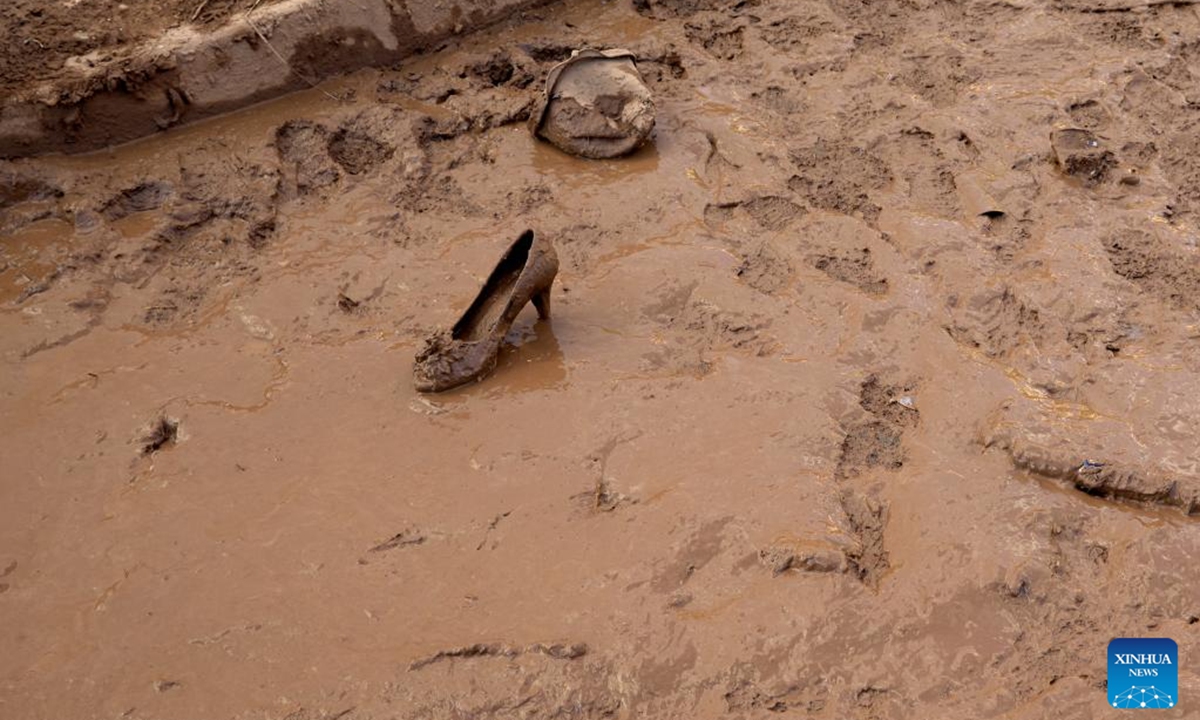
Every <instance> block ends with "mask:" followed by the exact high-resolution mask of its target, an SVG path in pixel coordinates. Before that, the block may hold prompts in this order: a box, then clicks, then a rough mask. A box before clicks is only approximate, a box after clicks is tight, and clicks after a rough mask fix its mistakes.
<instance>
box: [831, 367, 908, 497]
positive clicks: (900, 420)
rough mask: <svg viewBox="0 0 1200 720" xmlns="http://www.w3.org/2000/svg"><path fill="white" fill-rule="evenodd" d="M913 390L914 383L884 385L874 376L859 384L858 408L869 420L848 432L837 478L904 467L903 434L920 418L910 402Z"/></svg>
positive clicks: (838, 466) (853, 426)
mask: <svg viewBox="0 0 1200 720" xmlns="http://www.w3.org/2000/svg"><path fill="white" fill-rule="evenodd" d="M916 388H917V384H916V383H915V382H907V383H902V384H901V383H892V384H889V383H883V382H881V381H880V380H879V378H878V377H877V376H876V375H871V376H869V377H867V379H866V380H864V381H863V382H862V384H861V385H860V386H859V406H860V407H861V408H862V409H863V410H865V411H866V412H867V413H869V414H870V416H871V417H870V418H869V419H864V420H860V421H858V422H855V423H853V424H852V425H850V426H849V427H848V428H847V430H846V436H845V438H844V439H843V440H842V449H841V454H840V455H839V457H838V465H837V470H836V471H835V475H836V477H838V478H839V479H843V480H844V479H847V478H852V477H856V476H858V475H861V474H862V473H863V472H865V471H867V470H870V469H874V468H882V469H884V470H899V469H900V468H902V467H904V462H905V460H906V459H907V456H906V454H905V452H904V446H903V444H902V440H903V438H904V432H905V431H906V430H909V429H912V428H914V427H916V426H917V424H918V422H919V418H920V412H918V411H917V409H916V405H915V401H914V400H913V392H915V391H916Z"/></svg>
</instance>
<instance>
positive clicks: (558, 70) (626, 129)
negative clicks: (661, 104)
mask: <svg viewBox="0 0 1200 720" xmlns="http://www.w3.org/2000/svg"><path fill="white" fill-rule="evenodd" d="M654 113H655V110H654V100H653V98H652V97H651V95H650V89H649V88H647V87H646V84H645V82H644V81H643V80H642V76H641V75H640V74H639V73H638V69H637V64H636V62H635V61H634V57H633V53H631V52H629V51H628V50H620V49H617V50H592V49H584V50H579V51H577V52H575V53H573V54H572V55H571V57H570V58H569V59H567V60H565V61H564V62H562V63H560V64H558V65H556V66H555V67H554V68H552V69H551V70H550V73H549V75H548V76H547V77H546V88H545V90H544V92H543V93H542V96H541V99H540V102H539V104H538V107H537V108H536V109H535V110H534V111H533V113H532V114H531V115H530V118H529V124H530V130H531V131H532V132H533V134H534V136H535V137H539V138H543V139H545V140H547V141H549V142H550V144H552V145H554V146H555V147H557V148H559V149H560V150H562V151H564V152H568V153H571V154H572V155H578V156H580V157H585V158H592V159H604V158H614V157H620V156H621V155H628V154H629V153H631V152H633V151H634V150H636V149H637V148H638V147H640V146H641V144H642V143H643V142H645V141H646V139H647V138H648V137H649V136H650V132H651V131H652V130H653V129H654Z"/></svg>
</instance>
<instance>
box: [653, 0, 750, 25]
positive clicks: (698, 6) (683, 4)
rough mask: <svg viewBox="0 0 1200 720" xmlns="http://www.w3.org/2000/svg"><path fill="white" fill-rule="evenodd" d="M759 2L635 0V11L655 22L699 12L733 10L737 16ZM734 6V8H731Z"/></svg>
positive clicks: (746, 0)
mask: <svg viewBox="0 0 1200 720" xmlns="http://www.w3.org/2000/svg"><path fill="white" fill-rule="evenodd" d="M758 4H759V0H741V1H740V2H729V0H633V9H634V10H636V11H637V12H638V13H640V14H642V15H645V16H647V17H650V18H653V19H655V20H663V19H666V18H677V17H690V16H692V15H695V14H696V13H698V12H705V11H711V10H723V11H729V10H732V11H733V12H734V13H735V14H736V13H737V12H738V11H739V10H741V8H742V7H744V6H754V5H758ZM730 5H732V6H733V7H730Z"/></svg>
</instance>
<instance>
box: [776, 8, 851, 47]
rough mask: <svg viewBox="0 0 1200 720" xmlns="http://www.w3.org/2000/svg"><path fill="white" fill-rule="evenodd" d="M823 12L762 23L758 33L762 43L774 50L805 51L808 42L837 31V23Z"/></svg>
mask: <svg viewBox="0 0 1200 720" xmlns="http://www.w3.org/2000/svg"><path fill="white" fill-rule="evenodd" d="M827 13H828V10H825V11H824V14H823V12H822V11H821V10H818V9H815V8H814V10H812V11H811V12H810V14H809V15H807V16H800V15H789V16H787V17H784V18H780V19H778V20H772V21H770V22H766V23H762V24H760V25H759V26H758V33H759V35H760V36H761V37H762V39H763V41H764V42H766V43H767V44H768V45H770V46H771V47H773V48H775V49H776V50H780V51H783V52H797V53H801V52H803V51H804V50H806V49H807V45H808V41H809V40H812V39H813V38H818V37H821V36H823V35H828V34H829V33H831V32H834V31H835V30H837V27H838V24H839V23H838V22H837V21H836V20H835V19H834V18H832V17H826V16H825V14H827Z"/></svg>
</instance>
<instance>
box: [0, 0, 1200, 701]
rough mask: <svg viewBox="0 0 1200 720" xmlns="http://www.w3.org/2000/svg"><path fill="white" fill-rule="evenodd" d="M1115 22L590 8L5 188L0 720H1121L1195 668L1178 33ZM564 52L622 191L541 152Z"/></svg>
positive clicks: (1134, 19) (1058, 9) (32, 169)
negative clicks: (608, 105) (541, 289)
mask: <svg viewBox="0 0 1200 720" xmlns="http://www.w3.org/2000/svg"><path fill="white" fill-rule="evenodd" d="M1110 5H1111V6H1115V5H1116V3H1086V2H1078V3H1043V2H1021V3H991V2H975V1H970V2H936V1H930V2H891V1H889V2H884V3H882V4H881V3H871V4H863V3H857V2H844V1H843V0H822V1H817V2H805V3H794V2H784V1H783V0H762V1H761V2H758V1H754V2H740V3H736V4H735V3H722V2H713V1H710V0H636V1H635V2H633V3H630V2H626V1H625V0H618V1H616V2H600V1H599V0H583V1H581V2H577V3H570V4H569V6H568V7H555V8H548V9H543V10H541V11H538V14H540V17H541V19H540V20H536V21H534V22H532V23H531V24H529V25H527V26H524V27H521V28H517V29H513V28H506V29H497V30H494V31H491V32H489V33H484V34H481V35H476V36H473V37H471V38H468V39H464V40H462V41H459V43H458V44H451V45H450V46H448V47H446V48H445V49H443V50H441V51H439V52H437V53H435V54H431V55H428V56H425V57H422V58H418V59H415V60H412V61H410V62H407V63H406V64H405V65H404V66H403V67H400V68H398V69H395V70H386V71H362V72H359V73H357V74H355V75H353V76H350V77H348V78H345V79H344V80H341V81H337V82H331V83H326V84H324V85H323V86H321V88H319V89H316V90H313V91H307V92H303V93H300V94H297V95H294V96H291V97H289V98H287V99H284V100H281V101H277V102H273V103H269V104H265V105H262V106H259V107H256V108H252V109H250V110H247V111H244V112H241V113H238V114H236V115H232V116H227V117H223V118H217V119H213V120H208V121H204V122H200V123H197V124H195V125H190V126H186V127H182V128H178V129H175V130H172V131H171V132H169V133H165V134H162V135H160V136H156V137H154V138H151V139H148V140H146V141H143V142H141V143H138V144H134V145H129V146H126V147H122V148H119V149H116V150H113V151H110V152H104V153H97V154H92V155H87V156H76V157H69V158H42V159H37V160H21V161H14V162H9V163H5V164H4V165H3V166H0V252H2V253H3V254H2V255H0V338H2V339H0V354H2V358H0V361H2V362H3V367H4V369H3V372H2V373H0V398H2V403H3V404H2V406H0V407H3V413H0V457H2V458H3V467H4V470H3V474H2V475H3V482H2V483H0V647H3V648H5V650H6V652H4V653H3V655H2V656H0V716H3V717H5V718H15V719H18V720H24V719H26V718H28V719H33V718H38V719H41V718H55V719H58V718H78V719H86V718H97V719H99V718H114V717H120V718H130V719H144V720H151V719H157V718H172V719H178V720H211V719H212V718H245V719H249V718H270V719H272V720H278V719H282V718H288V719H290V720H317V719H318V718H325V719H329V718H344V719H345V720H367V719H371V718H378V719H382V718H435V717H439V718H440V717H474V718H510V717H539V718H540V717H574V718H633V717H655V718H681V719H682V718H710V717H711V718H715V717H743V718H760V717H778V716H784V717H813V718H829V719H833V718H837V719H839V720H841V719H844V718H861V719H867V718H886V719H897V720H898V719H900V718H914V717H928V718H964V717H974V718H1005V719H1009V720H1034V719H1040V718H1045V717H1063V718H1093V717H1097V718H1101V717H1109V716H1110V712H1111V711H1110V710H1109V709H1108V707H1107V705H1106V701H1105V693H1104V687H1105V675H1104V673H1105V670H1106V657H1105V646H1106V645H1107V643H1108V641H1109V639H1111V638H1113V637H1120V636H1135V637H1136V636H1142V635H1153V636H1167V637H1173V638H1175V639H1176V640H1177V641H1178V643H1179V645H1180V657H1181V658H1194V657H1196V656H1198V655H1200V601H1198V599H1197V598H1200V564H1198V563H1197V562H1196V558H1197V553H1198V551H1200V516H1198V514H1197V513H1198V512H1200V504H1198V498H1200V466H1198V465H1197V463H1198V462H1200V457H1198V456H1197V451H1196V448H1197V447H1200V426H1198V424H1197V418H1200V392H1198V391H1200V354H1197V352H1196V347H1197V343H1198V342H1200V320H1198V318H1200V316H1198V314H1197V313H1198V312H1200V272H1198V271H1197V270H1196V268H1197V267H1198V266H1197V254H1196V253H1197V217H1196V214H1195V213H1196V208H1197V201H1198V200H1200V191H1198V190H1197V187H1200V186H1198V185H1197V183H1196V182H1195V181H1196V180H1197V179H1198V178H1200V161H1198V160H1197V157H1200V155H1198V151H1200V134H1198V133H1197V128H1196V126H1195V121H1194V107H1195V105H1194V103H1195V101H1196V98H1195V97H1193V95H1194V94H1195V91H1196V90H1195V89H1196V87H1197V82H1196V81H1197V73H1200V65H1198V63H1200V50H1198V48H1200V42H1198V38H1200V20H1198V16H1197V14H1196V13H1195V11H1194V9H1193V8H1191V7H1190V6H1188V5H1187V4H1184V3H1175V4H1157V3H1150V4H1149V5H1148V6H1147V7H1144V8H1141V9H1139V10H1138V11H1137V12H1132V11H1127V10H1119V9H1114V8H1113V7H1109V6H1110ZM1095 7H1102V8H1106V9H1108V10H1110V11H1109V12H1089V11H1088V10H1089V9H1095ZM585 45H588V46H609V47H626V48H629V49H631V50H633V51H634V52H635V53H636V54H637V55H638V57H639V58H640V59H641V61H640V63H639V69H640V71H641V73H642V75H643V76H644V77H645V79H646V81H647V83H648V84H649V85H650V87H651V89H652V90H653V92H654V94H655V105H656V111H657V118H656V130H655V134H654V136H653V138H652V140H651V142H650V143H649V144H647V145H646V146H644V147H642V148H641V149H640V150H638V151H637V152H636V153H634V154H633V155H631V156H629V157H627V158H624V159H620V160H613V161H589V160H583V159H579V158H574V157H570V156H567V155H565V154H563V153H561V152H559V151H558V150H556V149H554V148H553V147H550V146H548V145H547V144H545V143H541V142H537V141H535V140H534V139H533V138H532V137H531V135H530V133H529V132H528V129H527V128H526V126H525V123H526V121H527V120H528V118H529V114H530V112H531V111H532V109H533V107H534V103H535V99H536V93H537V92H539V90H540V85H539V83H540V82H541V78H542V75H543V73H544V72H545V71H546V70H547V69H549V68H550V67H551V66H552V65H553V64H555V63H556V62H559V61H561V60H562V59H564V58H565V57H566V56H567V55H568V54H569V52H570V49H571V48H572V47H578V46H585ZM1065 131H1073V132H1069V133H1066V134H1064V132H1065ZM1092 140H1094V141H1095V142H1096V144H1095V145H1092V144H1090V141H1092ZM1080 141H1082V142H1080ZM1072 158H1074V159H1072ZM525 228H534V229H536V230H537V231H538V232H539V233H543V234H545V235H546V236H547V237H551V238H553V240H554V242H555V244H556V247H557V250H558V254H559V257H560V261H561V268H560V271H559V276H558V281H557V282H556V283H555V286H554V290H553V303H554V317H553V319H552V320H551V321H550V322H548V323H547V322H536V321H535V318H536V315H535V313H534V311H533V309H532V308H529V309H527V310H526V311H525V313H524V314H523V315H522V316H521V318H519V319H518V321H517V323H516V324H515V325H514V327H513V329H512V331H511V332H510V334H509V336H508V338H507V343H506V347H505V348H504V349H503V351H502V353H501V356H500V360H499V364H498V366H497V368H496V370H495V372H494V373H493V374H492V375H491V376H490V377H489V378H487V379H486V380H485V381H483V382H481V383H478V384H473V385H470V386H467V387H464V388H461V389H458V390H455V391H452V392H449V393H446V394H443V395H436V396H422V395H419V394H417V393H415V392H414V390H413V389H412V359H413V354H414V353H415V352H416V350H417V347H418V344H419V341H420V339H421V338H423V337H425V336H426V335H427V334H428V333H429V332H430V331H431V330H432V329H434V328H437V327H448V326H450V325H451V324H453V322H454V321H455V320H456V319H457V318H458V317H459V315H460V314H461V312H462V311H463V309H464V308H465V304H466V303H469V302H470V300H471V298H473V297H474V296H475V293H476V292H477V290H478V288H479V285H480V283H481V282H482V281H483V280H484V279H485V278H486V277H487V274H488V273H489V272H490V271H491V269H492V266H493V264H494V263H495V260H496V258H497V257H498V256H499V254H500V253H501V252H502V251H503V249H504V248H505V247H507V246H508V245H509V244H510V243H511V242H512V241H513V239H514V238H515V237H517V235H518V234H519V233H520V232H521V231H522V230H524V229H525ZM1180 686H1181V694H1182V695H1183V702H1182V703H1181V704H1180V706H1179V707H1177V708H1176V709H1174V710H1169V711H1161V715H1162V716H1163V717H1171V718H1185V717H1189V716H1191V715H1189V713H1191V714H1192V715H1194V712H1195V711H1194V709H1193V708H1194V707H1195V705H1194V702H1195V698H1196V696H1197V693H1200V675H1198V674H1197V671H1196V668H1195V665H1194V663H1191V662H1190V661H1188V662H1185V663H1183V664H1182V665H1181V666H1180ZM1189 698H1190V699H1189Z"/></svg>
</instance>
